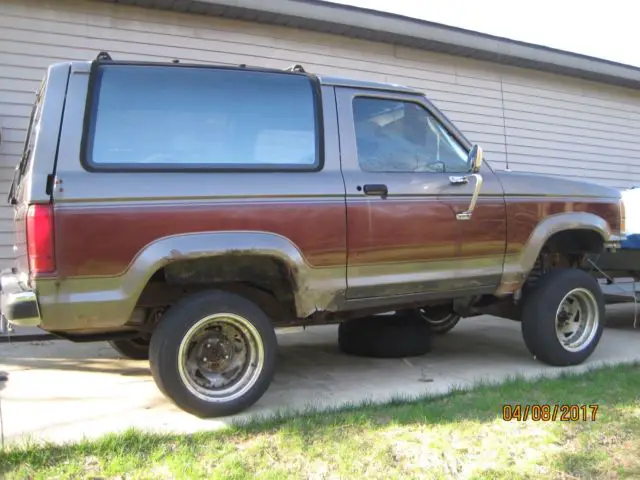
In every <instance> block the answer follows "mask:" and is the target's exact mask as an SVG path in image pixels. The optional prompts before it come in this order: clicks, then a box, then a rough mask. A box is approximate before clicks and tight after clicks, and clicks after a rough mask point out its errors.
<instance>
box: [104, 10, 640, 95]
mask: <svg viewBox="0 0 640 480" xmlns="http://www.w3.org/2000/svg"><path fill="white" fill-rule="evenodd" d="M95 1H103V2H110V3H120V4H127V5H137V6H141V7H149V8H158V9H163V10H173V11H178V12H188V13H194V14H201V15H212V16H218V17H225V18H234V19H242V20H248V21H254V22H258V23H266V24H273V25H282V26H289V27H294V28H300V29H306V30H313V31H318V32H323V33H331V34H336V35H343V36H347V37H353V38H360V39H365V40H372V41H377V42H384V43H392V44H396V45H402V46H407V47H413V48H418V49H424V50H431V51H436V52H441V53H448V54H452V55H459V56H464V57H472V58H476V59H479V60H487V61H491V62H497V63H502V64H507V65H514V66H518V67H524V68H533V69H536V70H541V71H547V72H552V73H559V74H563V75H569V76H573V77H578V78H583V79H587V80H595V81H599V82H603V83H609V84H614V85H621V86H626V87H631V88H640V68H638V67H633V66H630V65H625V64H621V63H616V62H612V61H608V60H603V59H599V58H595V57H590V56H587V55H580V54H576V53H571V52H566V51H563V50H558V49H553V48H549V47H544V46H540V45H534V44H530V43H525V42H520V41H516V40H510V39H507V38H502V37H497V36H493V35H487V34H483V33H479V32H474V31H471V30H465V29H461V28H456V27H450V26H447V25H442V24H438V23H433V22H428V21H425V20H418V19H414V18H410V17H405V16H402V15H395V14H390V13H384V12H378V11H375V10H370V9H365V8H358V7H352V6H348V5H341V4H335V3H331V2H325V1H321V0H95ZM625 47H628V45H627V46H624V45H623V46H621V47H620V48H625Z"/></svg>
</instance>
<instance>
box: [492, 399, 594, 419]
mask: <svg viewBox="0 0 640 480" xmlns="http://www.w3.org/2000/svg"><path fill="white" fill-rule="evenodd" d="M597 414H598V405H594V404H590V405H581V404H561V403H558V404H549V403H542V404H536V403H534V404H526V403H525V404H520V403H516V404H513V405H510V404H505V405H503V406H502V419H503V420H505V421H507V422H510V421H512V420H513V421H517V422H526V421H528V420H531V421H533V422H555V421H560V422H589V421H591V422H595V421H596V417H597Z"/></svg>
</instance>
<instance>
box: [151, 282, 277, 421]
mask: <svg viewBox="0 0 640 480" xmlns="http://www.w3.org/2000/svg"><path fill="white" fill-rule="evenodd" d="M276 350H277V339H276V334H275V330H274V328H273V326H272V323H271V320H270V319H269V317H268V316H267V315H266V314H265V313H264V312H263V311H262V309H261V308H260V307H259V306H258V305H256V304H255V303H253V302H252V301H250V300H248V299H246V298H244V297H242V296H239V295H236V294H233V293H227V292H220V291H213V292H211V291H210V292H200V293H197V294H194V295H191V296H188V297H185V298H184V299H182V300H180V301H179V302H178V303H176V304H175V305H174V306H173V307H171V308H170V309H169V310H168V311H167V313H166V314H165V315H164V317H163V319H162V322H161V323H160V325H159V326H158V328H157V329H156V331H155V332H154V333H153V335H152V337H151V346H150V349H149V361H150V367H151V374H152V376H153V379H154V380H155V382H156V385H157V386H158V388H159V389H160V390H161V391H162V392H163V393H164V394H165V395H166V396H167V397H169V399H170V400H171V401H172V402H173V403H175V404H176V405H177V406H178V407H180V408H181V409H183V410H185V411H187V412H189V413H192V414H194V415H196V416H199V417H219V416H225V415H233V414H235V413H239V412H241V411H243V410H245V409H247V408H249V407H250V406H251V405H253V404H254V403H255V402H257V401H258V400H259V399H260V397H262V395H263V394H264V393H265V392H266V390H267V388H268V387H269V385H270V383H271V380H272V378H273V375H274V370H275V362H276V354H277V352H276Z"/></svg>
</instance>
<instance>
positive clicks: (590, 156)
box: [0, 0, 640, 266]
mask: <svg viewBox="0 0 640 480" xmlns="http://www.w3.org/2000/svg"><path fill="white" fill-rule="evenodd" d="M101 50H106V51H109V52H110V53H111V55H112V56H113V57H114V58H117V59H146V60H170V59H174V58H178V59H180V60H182V61H185V62H198V63H200V62H215V63H223V64H240V63H246V64H251V65H257V66H268V67H278V68H284V67H286V66H288V65H290V64H292V63H301V64H303V65H304V67H305V68H306V69H307V70H309V71H314V72H318V73H324V74H331V75H342V76H350V77H355V78H360V79H370V80H380V81H387V82H395V83H402V84H405V85H408V86H411V87H415V88H419V89H422V90H423V91H425V93H427V95H428V96H429V97H430V98H431V99H432V100H433V101H434V103H435V104H436V105H437V106H438V107H439V108H441V109H442V110H443V111H444V112H445V113H446V114H447V115H449V116H450V118H451V119H452V120H453V121H454V122H456V124H457V125H458V126H459V127H460V128H461V129H462V131H463V132H464V133H465V134H467V135H468V136H469V138H470V139H471V140H472V141H474V142H478V143H480V144H482V145H483V147H484V149H485V153H486V157H487V159H488V160H489V162H490V163H491V164H492V165H493V166H495V167H498V168H504V167H506V166H508V167H509V168H510V169H511V170H514V171H530V172H539V173H546V174H551V175H559V176H566V177H578V178H583V179H587V180H591V181H595V182H599V183H603V184H606V185H611V186H616V187H620V188H624V187H628V186H631V185H633V184H634V183H636V182H638V183H640V163H639V162H637V161H636V158H637V157H638V156H639V155H640V91H638V90H632V89H625V88H618V87H612V86H608V85H604V84H599V83H596V82H588V81H582V80H578V79H574V78H570V77H564V76H560V75H553V74H547V73H542V72H537V71H533V70H528V69H521V68H515V67H508V66H501V65H497V64H493V63H489V62H482V61H475V60H472V59H468V58H461V57H455V56H451V55H444V54H437V53H432V52H426V51H421V50H416V49H410V48H405V47H397V46H393V45H387V44H381V43H374V42H370V41H361V40H357V39H349V38H344V37H340V36H335V35H326V34H319V33H315V32H308V31H304V30H298V29H292V28H287V27H275V26H269V25H263V24H257V23H251V22H245V21H237V20H229V19H220V18H212V17H205V16H201V15H196V14H188V13H173V12H168V11H160V10H151V9H143V8H138V7H130V6H126V5H119V4H109V3H101V2H94V1H85V0H77V1H74V0H57V1H55V2H54V1H42V0H3V1H2V3H0V126H1V128H2V132H3V138H4V141H3V143H2V144H1V145H0V196H2V198H5V197H6V193H7V191H8V188H9V184H10V181H11V176H12V169H13V168H14V166H15V165H16V163H17V161H18V159H19V156H20V153H21V151H22V146H23V141H24V137H25V133H26V128H27V123H28V115H29V113H30V108H31V103H32V102H33V99H34V92H35V90H36V88H37V87H38V84H39V81H40V79H41V78H42V75H43V73H44V70H45V68H46V67H47V66H48V65H49V64H50V63H52V62H56V61H64V60H70V59H77V60H87V59H92V58H94V57H95V56H96V54H97V53H98V52H99V51H101ZM11 218H12V211H11V209H10V208H8V206H4V205H2V206H1V207H0V266H5V265H7V264H8V261H9V259H10V258H11V248H10V247H11V245H12V229H11Z"/></svg>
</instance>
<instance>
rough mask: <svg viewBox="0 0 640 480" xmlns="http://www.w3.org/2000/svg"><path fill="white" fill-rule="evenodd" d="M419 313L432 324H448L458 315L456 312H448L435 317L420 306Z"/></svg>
mask: <svg viewBox="0 0 640 480" xmlns="http://www.w3.org/2000/svg"><path fill="white" fill-rule="evenodd" d="M418 314H419V315H420V317H421V318H422V319H423V320H424V321H426V322H427V323H429V324H430V325H446V324H448V323H451V322H452V321H454V320H455V319H456V318H457V315H456V314H455V313H447V314H446V315H445V316H443V317H440V318H438V317H436V318H433V317H432V316H429V314H428V313H427V312H426V310H425V309H424V308H419V309H418Z"/></svg>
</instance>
